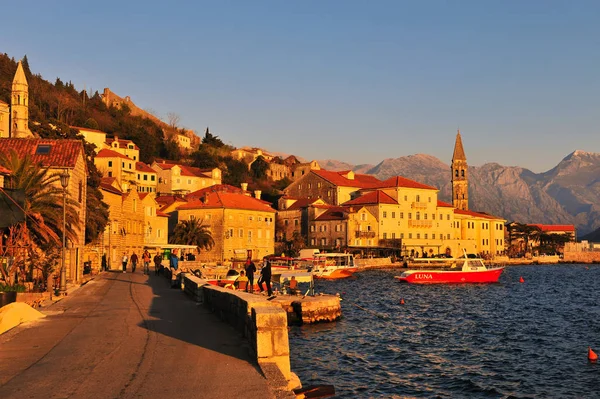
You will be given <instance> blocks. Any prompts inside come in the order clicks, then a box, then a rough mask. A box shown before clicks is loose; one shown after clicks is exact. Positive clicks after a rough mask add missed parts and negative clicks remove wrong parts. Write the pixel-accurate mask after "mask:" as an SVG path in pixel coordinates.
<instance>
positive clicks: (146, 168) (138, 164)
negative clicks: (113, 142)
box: [96, 155, 156, 173]
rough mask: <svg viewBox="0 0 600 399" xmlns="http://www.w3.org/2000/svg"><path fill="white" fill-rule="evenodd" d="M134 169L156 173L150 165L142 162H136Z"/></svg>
mask: <svg viewBox="0 0 600 399" xmlns="http://www.w3.org/2000/svg"><path fill="white" fill-rule="evenodd" d="M96 156H97V155H96ZM135 170H137V171H139V172H144V173H156V171H155V170H154V169H152V168H151V167H150V166H148V165H146V164H145V163H143V162H136V163H135Z"/></svg>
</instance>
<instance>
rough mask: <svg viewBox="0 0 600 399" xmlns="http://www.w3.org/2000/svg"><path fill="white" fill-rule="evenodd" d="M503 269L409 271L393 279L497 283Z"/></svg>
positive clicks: (448, 282)
mask: <svg viewBox="0 0 600 399" xmlns="http://www.w3.org/2000/svg"><path fill="white" fill-rule="evenodd" d="M503 270H504V268H503V267H499V268H495V269H487V270H481V271H447V270H410V271H406V272H404V273H402V275H400V276H395V277H394V278H395V279H396V280H399V281H404V282H407V283H410V284H465V283H497V282H498V279H499V278H500V275H501V274H502V271H503Z"/></svg>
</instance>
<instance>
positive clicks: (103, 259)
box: [101, 254, 108, 271]
mask: <svg viewBox="0 0 600 399" xmlns="http://www.w3.org/2000/svg"><path fill="white" fill-rule="evenodd" d="M101 266H102V270H104V271H107V270H108V262H107V261H106V254H102V263H101Z"/></svg>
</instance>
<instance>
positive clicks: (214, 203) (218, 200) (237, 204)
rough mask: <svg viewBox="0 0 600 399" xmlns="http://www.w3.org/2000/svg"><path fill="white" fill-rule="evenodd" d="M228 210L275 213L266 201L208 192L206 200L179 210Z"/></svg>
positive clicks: (240, 195)
mask: <svg viewBox="0 0 600 399" xmlns="http://www.w3.org/2000/svg"><path fill="white" fill-rule="evenodd" d="M203 208H226V209H248V210H254V211H262V212H273V213H274V212H275V209H273V208H272V207H270V206H269V205H268V204H267V203H266V202H265V201H261V200H257V199H256V198H253V197H249V196H247V195H244V194H236V193H225V192H216V193H213V192H208V193H206V197H205V200H204V201H202V200H195V201H191V202H189V203H188V204H185V205H182V206H180V207H179V209H203Z"/></svg>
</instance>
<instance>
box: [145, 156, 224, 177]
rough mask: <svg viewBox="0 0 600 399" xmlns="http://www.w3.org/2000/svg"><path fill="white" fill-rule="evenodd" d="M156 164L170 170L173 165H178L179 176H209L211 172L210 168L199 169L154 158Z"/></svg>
mask: <svg viewBox="0 0 600 399" xmlns="http://www.w3.org/2000/svg"><path fill="white" fill-rule="evenodd" d="M156 165H157V166H158V167H159V168H161V169H162V170H171V169H173V167H175V166H179V168H180V169H181V176H195V177H211V176H210V174H211V173H212V169H200V168H195V167H193V166H187V165H182V164H178V163H171V162H167V161H165V160H160V161H159V160H156Z"/></svg>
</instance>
